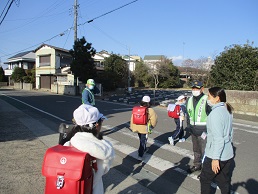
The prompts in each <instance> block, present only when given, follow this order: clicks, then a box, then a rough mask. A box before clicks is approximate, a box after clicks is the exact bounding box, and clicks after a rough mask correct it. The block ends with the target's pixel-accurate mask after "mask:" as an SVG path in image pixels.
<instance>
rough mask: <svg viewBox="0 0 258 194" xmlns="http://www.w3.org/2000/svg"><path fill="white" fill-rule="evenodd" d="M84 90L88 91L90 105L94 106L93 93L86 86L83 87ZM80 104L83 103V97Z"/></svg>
mask: <svg viewBox="0 0 258 194" xmlns="http://www.w3.org/2000/svg"><path fill="white" fill-rule="evenodd" d="M84 90H87V91H88V92H89V94H90V99H91V102H90V101H89V102H90V104H91V105H92V106H95V98H94V94H93V93H92V92H91V91H90V89H88V88H85V89H84ZM84 90H83V92H84ZM82 104H84V102H83V99H82Z"/></svg>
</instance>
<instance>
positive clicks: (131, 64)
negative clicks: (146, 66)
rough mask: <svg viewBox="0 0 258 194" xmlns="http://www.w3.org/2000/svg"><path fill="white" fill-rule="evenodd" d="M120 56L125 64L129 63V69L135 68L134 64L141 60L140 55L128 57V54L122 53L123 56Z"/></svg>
mask: <svg viewBox="0 0 258 194" xmlns="http://www.w3.org/2000/svg"><path fill="white" fill-rule="evenodd" d="M122 58H123V59H124V60H126V62H127V64H128V65H129V70H130V71H134V70H135V66H136V62H137V61H141V57H139V56H130V57H129V55H124V56H122Z"/></svg>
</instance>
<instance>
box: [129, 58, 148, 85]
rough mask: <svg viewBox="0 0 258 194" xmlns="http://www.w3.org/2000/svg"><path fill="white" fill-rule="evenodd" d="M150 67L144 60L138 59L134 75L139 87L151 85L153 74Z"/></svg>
mask: <svg viewBox="0 0 258 194" xmlns="http://www.w3.org/2000/svg"><path fill="white" fill-rule="evenodd" d="M148 70H149V69H148V67H147V65H146V64H144V63H143V62H142V61H137V62H136V65H135V70H134V72H133V76H134V79H135V86H138V87H147V86H149V81H150V79H151V75H149V74H148Z"/></svg>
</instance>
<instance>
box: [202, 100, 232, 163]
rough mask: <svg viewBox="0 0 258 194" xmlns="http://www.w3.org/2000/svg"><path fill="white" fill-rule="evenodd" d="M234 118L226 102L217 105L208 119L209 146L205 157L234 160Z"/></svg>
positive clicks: (207, 145)
mask: <svg viewBox="0 0 258 194" xmlns="http://www.w3.org/2000/svg"><path fill="white" fill-rule="evenodd" d="M232 120H233V116H232V114H230V113H229V112H228V110H227V107H226V105H225V103H224V102H220V103H217V104H215V105H214V106H213V107H212V111H211V112H210V114H209V116H208V118H207V144H206V148H205V155H206V156H207V157H208V158H211V159H218V160H221V161H225V160H229V159H231V158H233V156H234V153H233V146H232V139H233V128H232Z"/></svg>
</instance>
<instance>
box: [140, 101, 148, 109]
mask: <svg viewBox="0 0 258 194" xmlns="http://www.w3.org/2000/svg"><path fill="white" fill-rule="evenodd" d="M140 105H141V106H144V107H148V108H149V107H150V102H144V101H141V102H140Z"/></svg>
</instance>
